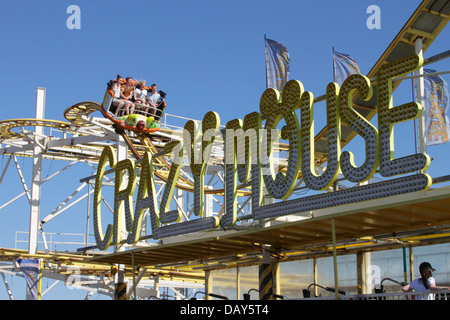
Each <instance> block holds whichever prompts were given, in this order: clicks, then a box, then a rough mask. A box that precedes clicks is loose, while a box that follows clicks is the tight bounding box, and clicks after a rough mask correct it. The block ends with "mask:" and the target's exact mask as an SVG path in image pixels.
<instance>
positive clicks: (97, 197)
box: [93, 147, 116, 250]
mask: <svg viewBox="0 0 450 320" xmlns="http://www.w3.org/2000/svg"><path fill="white" fill-rule="evenodd" d="M108 162H109V166H110V167H111V168H114V167H115V166H116V154H115V153H114V151H113V148H112V147H105V148H104V149H103V152H102V154H101V156H100V160H99V162H98V168H97V175H96V178H95V188H94V214H93V216H94V217H93V220H94V234H95V241H96V243H97V245H98V248H99V249H100V250H105V249H107V248H108V247H109V245H110V244H111V239H112V231H113V230H112V229H113V227H112V225H110V224H109V225H108V226H107V227H106V232H105V234H103V230H102V218H101V217H102V215H101V202H102V180H103V176H104V174H105V168H106V165H107V164H108Z"/></svg>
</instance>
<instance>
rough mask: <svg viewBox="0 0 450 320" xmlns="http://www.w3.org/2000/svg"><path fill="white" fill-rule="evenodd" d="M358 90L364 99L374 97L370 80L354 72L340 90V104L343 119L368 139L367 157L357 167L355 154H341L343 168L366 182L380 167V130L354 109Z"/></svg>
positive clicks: (349, 176) (354, 179) (350, 176)
mask: <svg viewBox="0 0 450 320" xmlns="http://www.w3.org/2000/svg"><path fill="white" fill-rule="evenodd" d="M355 91H358V93H359V96H360V98H361V99H363V100H366V101H367V100H370V98H371V97H372V86H371V84H370V80H369V79H368V78H367V77H366V76H363V75H360V74H352V75H351V76H349V77H348V78H347V79H346V80H345V81H344V83H343V84H342V87H341V90H340V91H339V105H340V114H341V117H342V121H344V122H345V123H346V124H347V125H349V126H350V127H351V128H352V129H353V130H355V131H356V133H358V134H359V135H360V136H361V137H363V138H364V140H365V141H366V158H365V161H364V163H363V164H362V165H361V166H360V167H356V166H355V163H354V157H353V154H352V153H351V152H349V151H345V152H343V153H342V155H341V170H342V173H343V174H344V176H345V177H346V178H347V179H348V180H349V181H352V182H364V181H366V180H368V179H369V178H370V177H372V176H373V175H374V174H375V172H376V170H377V168H378V131H377V129H376V128H375V127H374V126H373V125H372V124H371V123H370V122H369V121H367V120H366V119H365V118H364V117H363V116H361V115H360V114H359V113H358V112H357V111H356V110H355V109H353V93H354V92H355Z"/></svg>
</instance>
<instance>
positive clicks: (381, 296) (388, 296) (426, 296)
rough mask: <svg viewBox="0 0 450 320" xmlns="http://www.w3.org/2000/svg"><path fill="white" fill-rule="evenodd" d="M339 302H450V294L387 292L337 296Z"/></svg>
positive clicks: (327, 297) (330, 298) (325, 298)
mask: <svg viewBox="0 0 450 320" xmlns="http://www.w3.org/2000/svg"><path fill="white" fill-rule="evenodd" d="M302 300H336V297H335V296H334V295H331V296H325V297H314V298H303V299H302ZM339 300H450V292H448V291H440V292H389V293H374V294H356V295H339Z"/></svg>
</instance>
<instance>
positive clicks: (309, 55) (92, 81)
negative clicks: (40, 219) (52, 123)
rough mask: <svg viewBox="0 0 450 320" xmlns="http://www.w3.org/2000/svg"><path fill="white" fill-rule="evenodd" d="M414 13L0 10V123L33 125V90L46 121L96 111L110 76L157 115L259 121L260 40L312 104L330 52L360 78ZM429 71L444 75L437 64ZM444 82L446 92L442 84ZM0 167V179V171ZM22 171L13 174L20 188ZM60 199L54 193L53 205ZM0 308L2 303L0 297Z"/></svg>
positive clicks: (1, 236)
mask: <svg viewBox="0 0 450 320" xmlns="http://www.w3.org/2000/svg"><path fill="white" fill-rule="evenodd" d="M420 2H421V1H418V0H414V1H412V0H410V1H400V0H397V1H387V0H364V1H361V0H358V1H357V0H348V1H331V0H324V1H321V2H314V1H299V0H277V1H273V0H272V1H268V0H258V1H256V0H227V1H224V0H217V1H212V0H192V1H183V0H158V1H156V0H155V1H136V0H132V1H116V0H96V1H87V0H74V1H65V0H64V1H63V0H59V1H51V0H41V1H9V2H6V1H2V3H1V4H0V25H1V28H0V41H1V43H2V50H1V51H0V61H1V62H0V65H1V69H0V70H1V73H2V76H1V78H0V88H1V91H2V108H1V110H0V119H1V120H4V119H15V118H33V117H34V112H35V89H36V88H37V87H45V88H46V109H45V114H46V118H47V119H54V120H65V119H64V117H63V111H64V110H65V109H66V108H67V107H69V106H71V105H73V104H75V103H77V102H79V101H85V100H92V101H98V102H101V100H102V98H103V95H104V92H105V88H106V83H107V82H108V81H109V80H110V79H113V78H115V76H116V75H117V74H121V75H122V76H124V77H126V76H132V77H133V78H136V79H145V80H146V81H147V83H156V84H158V87H159V89H161V90H163V91H165V92H166V93H167V100H166V101H167V109H166V113H169V114H175V115H180V116H184V117H189V118H194V119H202V118H203V116H204V115H205V114H206V113H207V112H208V111H210V110H213V111H217V112H218V113H219V115H220V117H221V122H222V124H225V123H226V122H227V121H229V120H232V119H234V118H237V117H239V118H243V117H244V116H245V115H246V114H248V113H250V112H253V111H258V110H259V99H260V97H261V94H262V93H263V91H264V89H265V60H264V59H265V56H264V34H266V35H267V38H270V39H273V40H275V41H278V42H281V43H283V44H284V45H285V46H286V47H287V49H288V51H289V54H290V58H291V61H292V63H291V65H290V69H291V73H290V79H297V80H300V81H301V82H302V83H303V84H304V87H305V89H306V90H308V91H311V92H313V93H314V95H315V96H319V95H322V94H324V93H325V88H326V85H327V84H328V83H329V82H331V81H332V48H333V46H334V47H335V50H337V51H339V52H343V53H347V54H350V55H351V56H352V57H353V58H355V59H356V61H357V63H358V65H359V68H360V70H361V72H362V73H363V74H367V73H368V72H369V71H370V69H371V68H372V66H373V65H374V64H375V63H376V61H377V60H378V58H379V57H380V55H381V54H382V53H383V52H384V50H385V49H386V48H387V46H388V45H389V44H390V42H391V41H392V39H393V38H394V37H395V36H396V35H397V33H398V32H399V31H400V29H401V28H402V26H403V25H404V23H405V22H406V21H407V20H408V18H409V17H410V16H411V14H412V13H413V12H414V10H415V9H416V7H417V6H418V5H419V4H420ZM72 4H74V5H78V6H79V8H80V9H81V29H79V30H70V29H68V28H67V26H66V21H67V19H68V18H69V17H70V14H68V13H66V10H67V7H68V6H69V5H72ZM370 5H377V6H379V7H380V9H381V29H372V30H371V29H368V28H367V26H366V21H367V19H368V18H369V16H370V14H368V13H366V10H367V8H368V6H370ZM449 36H450V28H449V27H448V26H447V28H446V29H444V30H443V32H441V34H440V36H439V37H438V39H437V40H436V41H435V42H434V43H433V44H432V46H431V47H430V48H429V49H428V51H427V52H426V54H425V57H429V56H432V55H434V54H438V53H440V52H443V51H446V50H448V49H449V48H448V39H449ZM433 68H436V69H438V70H448V69H449V63H448V60H446V62H440V63H438V64H436V65H433ZM444 78H445V79H446V80H447V82H448V81H449V80H448V76H445V77H444ZM402 92H404V94H403V95H401V94H402V93H398V94H397V95H396V96H394V98H395V99H398V100H396V101H399V103H400V101H402V102H403V101H404V102H408V101H410V100H411V95H410V93H411V88H410V86H407V87H405V88H404V90H403V91H402ZM317 123H318V124H316V126H317V127H316V130H317V131H318V130H320V129H321V126H320V124H322V125H323V124H324V122H320V119H318V121H317ZM408 126H409V127H405V132H403V131H401V134H402V136H401V138H400V140H399V141H400V142H404V141H408V143H406V144H405V143H403V145H406V146H404V147H408V149H407V151H404V152H405V153H406V154H411V153H413V151H414V149H413V148H412V143H413V142H412V141H411V136H412V135H413V132H412V129H411V128H412V125H411V124H408ZM403 139H408V140H403ZM433 148H434V149H433V150H432V151H430V153H434V154H433V157H435V158H436V159H438V158H439V157H441V158H444V159H445V158H446V155H447V154H448V153H449V150H448V145H445V146H439V147H433ZM1 160H2V162H1V165H2V167H1V168H2V169H3V166H4V163H5V162H6V160H7V159H6V158H4V159H1ZM27 161H28V160H20V163H21V164H23V165H24V171H25V175H26V178H27V179H28V181H29V179H31V177H30V173H31V169H30V165H28V167H27V163H26V162H27ZM64 165H65V164H61V163H58V164H45V166H46V167H44V170H43V171H45V172H50V173H52V172H54V171H55V170H56V169H57V168H59V167H62V166H64ZM26 170H28V171H26ZM10 171H11V170H10ZM78 174H79V176H78ZM89 174H91V172H90V171H89V170H88V171H83V172H77V173H76V174H75V178H73V177H72V180H65V181H64V180H63V181H62V182H61V183H63V184H64V185H66V186H68V187H70V188H69V189H70V190H73V189H75V188H76V186H77V182H78V180H79V179H81V178H83V177H84V176H86V175H89ZM442 174H444V173H441V172H438V173H436V175H442ZM445 174H448V172H446V173H445ZM6 178H10V179H16V178H17V173H15V172H13V173H12V174H10V173H8V175H7V176H6ZM6 178H5V179H6ZM11 185H12V184H11ZM1 188H2V193H3V194H2V196H1V198H0V199H1V200H0V202H1V203H4V202H6V201H7V200H9V199H10V197H11V196H12V195H15V194H17V193H18V192H21V191H22V189H21V186H20V185H15V186H14V187H8V190H11V189H13V190H12V191H11V192H6V189H5V184H4V183H3V184H2V185H1ZM56 188H59V187H56ZM67 195H68V194H67V192H66V193H63V192H61V195H60V196H59V197H56V196H55V201H56V200H58V201H62V200H63V199H64V198H65V197H66V196H67ZM57 203H58V202H56V204H57ZM56 204H50V205H49V208H51V209H53V208H54V207H55V206H56ZM21 206H22V207H21ZM24 208H25V209H24ZM84 210H85V206H83V205H81V209H79V211H81V213H80V216H81V218H80V216H77V215H74V218H73V219H78V220H79V221H81V220H82V223H80V225H77V224H73V223H72V222H70V220H69V222H67V221H65V222H63V223H61V224H58V225H52V226H51V227H50V226H49V228H50V230H51V231H52V232H57V231H59V232H79V233H83V232H84V230H85V229H84V227H83V224H84V223H85V221H84V219H85V212H84ZM43 211H45V209H44V210H43ZM28 214H29V209H28V207H27V206H26V202H18V203H17V204H16V205H14V206H11V207H8V210H6V209H5V210H3V211H0V218H1V219H2V221H5V220H6V221H8V222H7V223H5V222H2V223H1V224H0V247H11V246H13V245H14V243H13V242H14V232H15V231H16V230H22V231H28ZM45 215H46V213H43V214H42V216H45ZM75 226H77V227H75ZM74 229H76V230H74ZM0 298H6V295H5V292H4V290H3V289H0Z"/></svg>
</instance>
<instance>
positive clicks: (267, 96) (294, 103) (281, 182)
mask: <svg viewBox="0 0 450 320" xmlns="http://www.w3.org/2000/svg"><path fill="white" fill-rule="evenodd" d="M302 93H303V85H302V83H301V82H300V81H297V80H290V81H289V82H287V83H286V85H285V86H284V88H283V91H282V93H281V96H282V100H281V101H280V99H279V93H278V91H277V90H274V89H267V90H266V91H264V93H263V95H262V96H261V100H260V110H261V113H262V115H263V116H265V117H266V124H265V127H264V129H265V131H264V133H266V134H268V135H271V134H272V131H273V130H272V129H276V126H277V124H278V122H279V121H280V120H281V119H284V120H285V121H286V125H285V126H284V127H283V128H282V129H281V137H282V138H283V139H286V140H289V159H288V164H287V170H286V173H282V172H278V173H277V174H276V176H275V172H274V170H273V161H272V145H271V144H272V142H271V139H268V142H267V143H268V144H269V145H267V156H269V160H270V161H269V163H262V167H263V170H264V169H269V168H270V172H271V174H266V172H267V171H266V170H264V175H263V177H264V183H265V185H266V188H267V191H268V192H269V193H270V194H271V195H272V197H274V198H276V199H287V198H288V197H289V196H290V195H291V193H292V190H293V189H294V186H295V183H296V181H297V177H298V172H299V170H300V165H301V154H300V146H299V144H300V125H299V122H298V118H297V116H296V114H295V110H296V109H298V108H299V107H300V96H301V95H302ZM274 178H275V179H274Z"/></svg>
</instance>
